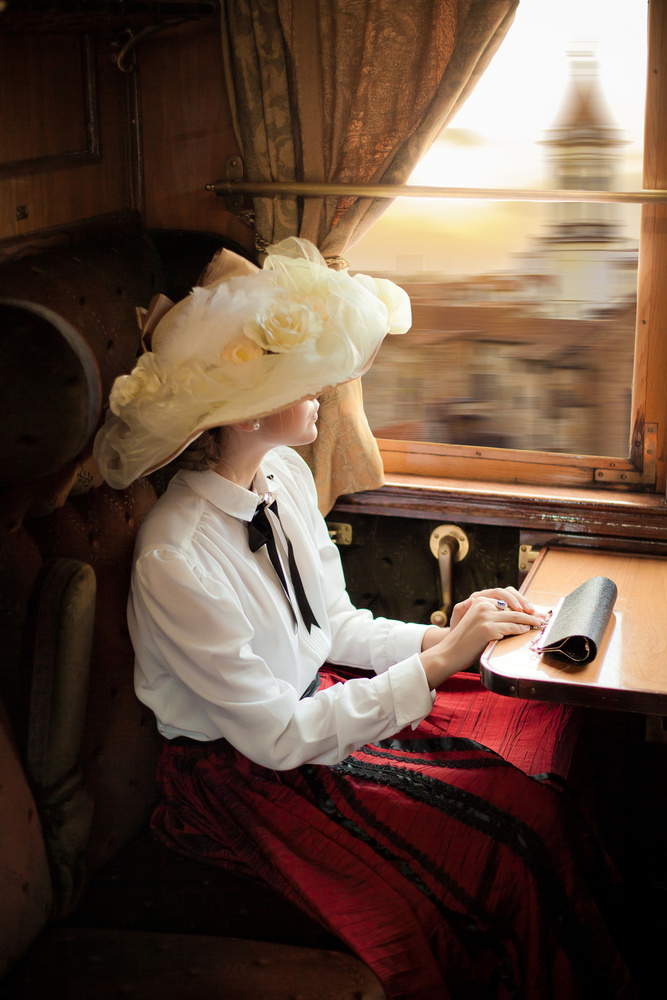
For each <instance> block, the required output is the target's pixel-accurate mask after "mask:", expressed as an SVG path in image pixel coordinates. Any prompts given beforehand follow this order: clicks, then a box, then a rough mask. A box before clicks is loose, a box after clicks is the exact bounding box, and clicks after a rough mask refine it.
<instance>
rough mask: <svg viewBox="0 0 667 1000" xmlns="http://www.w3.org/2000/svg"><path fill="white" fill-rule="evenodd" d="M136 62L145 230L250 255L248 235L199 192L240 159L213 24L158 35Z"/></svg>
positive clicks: (142, 47)
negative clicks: (210, 235)
mask: <svg viewBox="0 0 667 1000" xmlns="http://www.w3.org/2000/svg"><path fill="white" fill-rule="evenodd" d="M138 62H139V70H140V92H141V108H142V116H141V117H142V130H143V160H144V186H145V219H146V225H147V226H148V227H149V228H157V229H172V228H173V229H180V228H184V229H197V230H205V231H208V232H216V233H221V234H222V235H224V236H227V237H229V238H230V239H234V240H236V241H237V242H238V243H240V244H241V245H242V246H245V247H247V248H251V247H252V233H251V230H250V229H249V228H248V227H247V226H246V225H245V224H244V223H243V222H241V220H240V219H239V218H238V217H237V216H235V215H231V214H230V213H229V212H228V211H227V210H226V208H225V204H224V201H223V199H221V198H216V196H215V195H214V194H212V193H211V192H210V191H206V190H205V185H206V184H208V183H209V182H211V181H215V180H217V179H218V178H219V177H220V176H221V175H222V171H223V167H224V162H225V159H226V158H227V156H229V155H231V154H232V153H238V152H239V149H238V144H237V142H236V138H235V135H234V129H233V125H232V118H231V112H230V108H229V102H228V99H227V93H226V87H225V78H224V72H223V67H222V46H221V43H220V21H219V19H218V18H211V19H208V18H207V19H206V20H202V21H199V22H195V23H193V24H184V25H181V26H180V27H176V28H169V29H165V30H164V31H160V32H158V33H157V34H155V35H153V36H151V37H150V38H147V39H146V40H145V41H144V42H142V43H141V44H140V46H139V47H138Z"/></svg>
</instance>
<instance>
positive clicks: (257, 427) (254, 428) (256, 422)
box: [252, 420, 259, 431]
mask: <svg viewBox="0 0 667 1000" xmlns="http://www.w3.org/2000/svg"><path fill="white" fill-rule="evenodd" d="M252 429H253V430H254V431H258V430H259V420H256V421H255V423H254V424H253V425H252Z"/></svg>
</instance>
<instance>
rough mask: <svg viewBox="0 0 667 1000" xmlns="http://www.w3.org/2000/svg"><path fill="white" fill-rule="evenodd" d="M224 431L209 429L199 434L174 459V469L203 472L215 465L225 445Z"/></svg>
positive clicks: (221, 428)
mask: <svg viewBox="0 0 667 1000" xmlns="http://www.w3.org/2000/svg"><path fill="white" fill-rule="evenodd" d="M225 430H226V428H224V427H211V428H209V430H207V431H204V433H203V434H200V435H199V437H198V438H195V440H194V441H191V442H190V444H189V445H188V446H187V448H186V449H185V450H184V451H182V452H181V454H180V455H178V456H177V458H175V459H174V465H175V466H176V468H178V469H188V470H189V471H190V472H205V471H206V469H210V468H211V467H212V466H214V465H217V463H218V462H219V461H220V456H221V455H222V449H223V446H224V443H225V437H226V434H225V433H224V432H225Z"/></svg>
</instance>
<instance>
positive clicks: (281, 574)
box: [248, 499, 320, 632]
mask: <svg viewBox="0 0 667 1000" xmlns="http://www.w3.org/2000/svg"><path fill="white" fill-rule="evenodd" d="M267 509H269V510H272V511H273V513H274V514H275V515H276V517H277V518H278V519H279V520H280V516H279V514H278V501H277V500H275V499H274V500H270V499H264V500H262V501H261V503H259V504H258V506H257V510H256V511H255V514H254V516H253V519H252V521H249V522H248V544H249V545H250V551H251V552H257V551H258V550H259V549H261V547H262V545H266V549H267V552H268V554H269V559H270V560H271V562H272V564H273V568H274V569H275V571H276V574H277V576H278V579H279V580H280V582H281V584H282V588H283V590H284V591H285V595H286V597H287V600H288V601H289V604H290V608H292V601H291V599H290V595H289V590H288V588H287V580H286V579H285V571H284V570H283V566H282V563H281V561H280V556H279V555H278V549H277V547H276V540H275V537H274V534H273V529H272V527H271V524H270V522H269V519H268V517H267V514H266V511H267ZM285 541H286V542H287V562H288V564H289V572H290V578H291V580H292V586H293V588H294V594H295V596H296V602H297V604H298V606H299V611H300V612H301V617H302V619H303V623H304V625H305V626H306V628H307V629H308V631H309V632H310V631H312V628H313V625H314V626H315V628H319V627H320V626H319V624H318V622H317V618H316V617H315V615H314V614H313V609H312V608H311V606H310V604H309V603H308V598H307V597H306V591H305V590H304V586H303V582H302V580H301V574H300V573H299V567H298V566H297V564H296V559H295V558H294V549H293V547H292V543H291V542H290V540H289V538H288V537H287V535H285ZM292 614H293V615H294V620H295V622H296V615H295V614H294V608H292Z"/></svg>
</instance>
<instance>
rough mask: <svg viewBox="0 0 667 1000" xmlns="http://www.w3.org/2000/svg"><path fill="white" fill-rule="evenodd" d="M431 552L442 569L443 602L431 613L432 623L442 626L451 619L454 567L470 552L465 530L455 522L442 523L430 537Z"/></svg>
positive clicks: (441, 587) (441, 588)
mask: <svg viewBox="0 0 667 1000" xmlns="http://www.w3.org/2000/svg"><path fill="white" fill-rule="evenodd" d="M429 544H430V547H431V552H432V553H433V555H434V556H435V557H436V559H437V560H438V567H439V569H440V590H441V595H442V604H441V606H440V608H439V609H438V610H437V611H434V612H433V614H432V615H431V624H432V625H439V626H440V627H441V628H444V626H445V625H446V624H447V622H448V621H449V616H450V614H451V613H452V607H453V604H454V600H453V596H452V594H453V586H452V578H453V572H452V568H453V565H454V563H455V562H461V560H462V559H465V557H466V556H467V554H468V549H469V547H470V546H469V542H468V536H467V535H466V533H465V531H462V529H461V528H458V527H457V526H456V525H455V524H441V525H439V526H438V527H437V528H436V529H435V530H434V531H433V532H432V533H431V538H430V542H429Z"/></svg>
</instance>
